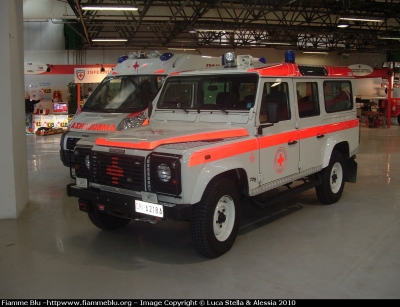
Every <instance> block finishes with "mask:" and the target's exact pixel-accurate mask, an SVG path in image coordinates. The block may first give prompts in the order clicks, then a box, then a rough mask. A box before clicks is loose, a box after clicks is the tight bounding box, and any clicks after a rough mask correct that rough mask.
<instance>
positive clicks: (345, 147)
mask: <svg viewBox="0 0 400 307" xmlns="http://www.w3.org/2000/svg"><path fill="white" fill-rule="evenodd" d="M334 150H338V151H339V152H341V153H342V155H343V157H344V159H345V160H347V159H348V158H349V157H350V145H349V142H348V141H347V140H346V139H344V137H343V136H341V135H337V136H332V137H331V138H329V139H328V141H327V144H326V146H325V149H324V156H323V160H322V167H323V168H324V167H327V166H328V164H329V161H330V159H331V155H332V152H333V151H334Z"/></svg>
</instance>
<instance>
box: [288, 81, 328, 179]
mask: <svg viewBox="0 0 400 307" xmlns="http://www.w3.org/2000/svg"><path fill="white" fill-rule="evenodd" d="M318 82H319V83H321V82H322V81H319V80H317V79H310V78H307V79H306V78H303V79H297V78H296V79H295V80H294V86H295V91H296V97H295V101H296V102H297V104H296V110H295V114H296V117H297V118H298V119H297V120H298V123H297V126H298V129H299V137H300V164H299V168H300V172H307V170H311V169H313V168H315V167H317V168H319V167H321V166H322V158H323V157H322V152H323V151H322V148H323V146H325V139H324V138H325V135H324V134H323V133H322V117H321V101H322V100H323V96H322V93H321V88H322V87H321V85H320V86H319V84H318Z"/></svg>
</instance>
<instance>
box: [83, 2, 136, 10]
mask: <svg viewBox="0 0 400 307" xmlns="http://www.w3.org/2000/svg"><path fill="white" fill-rule="evenodd" d="M82 10H90V11H137V10H138V8H137V7H134V6H131V5H123V4H115V5H114V4H111V5H107V4H82Z"/></svg>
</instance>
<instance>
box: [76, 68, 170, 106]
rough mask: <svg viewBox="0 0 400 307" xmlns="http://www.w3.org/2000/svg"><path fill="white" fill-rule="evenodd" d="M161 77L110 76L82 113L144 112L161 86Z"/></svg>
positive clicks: (100, 85) (101, 84)
mask: <svg viewBox="0 0 400 307" xmlns="http://www.w3.org/2000/svg"><path fill="white" fill-rule="evenodd" d="M163 78H164V77H163V76H154V75H151V76H141V75H132V76H112V77H108V78H106V79H104V80H103V81H102V82H101V83H100V84H99V86H98V87H97V88H96V90H95V91H94V92H93V94H91V95H90V96H89V98H88V100H87V101H86V103H85V104H84V105H83V107H82V111H101V112H121V113H133V112H140V111H143V110H145V109H146V108H147V107H148V106H149V103H151V102H152V100H153V99H154V97H155V96H156V94H157V92H158V90H159V88H160V87H161V85H162V81H163Z"/></svg>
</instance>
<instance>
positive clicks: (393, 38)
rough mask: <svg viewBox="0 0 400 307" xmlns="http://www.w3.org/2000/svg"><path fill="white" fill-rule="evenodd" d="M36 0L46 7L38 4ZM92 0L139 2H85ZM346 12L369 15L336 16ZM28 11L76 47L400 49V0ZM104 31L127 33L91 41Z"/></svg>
mask: <svg viewBox="0 0 400 307" xmlns="http://www.w3.org/2000/svg"><path fill="white" fill-rule="evenodd" d="M39 3H42V4H44V6H46V8H44V9H43V8H42V9H41V10H40V11H39V9H40V8H39V7H40V5H38V4H39ZM89 4H90V5H103V6H104V5H117V6H118V5H119V6H123V5H125V6H132V7H136V8H137V10H136V11H108V10H105V11H103V10H98V8H97V9H91V10H83V7H84V6H85V5H89ZM35 10H37V11H35ZM349 17H350V18H353V19H357V18H364V19H370V20H364V21H360V20H342V19H340V18H349ZM29 18H32V19H33V18H47V19H49V20H51V21H52V22H53V23H65V24H66V25H67V27H69V28H71V29H73V31H74V32H75V33H76V34H77V35H78V37H79V40H80V43H79V46H80V48H81V49H108V48H109V49H119V48H121V49H122V48H123V49H126V48H127V47H131V48H134V49H137V50H140V49H142V50H146V49H147V50H149V49H150V50H151V49H161V48H164V49H166V48H182V49H186V50H190V49H199V48H224V49H238V48H246V49H251V48H278V49H294V50H296V49H301V50H308V51H341V52H388V51H389V52H398V51H399V50H400V22H399V21H400V1H398V0H365V1H355V0H321V1H320V0H282V1H278V0H267V1H252V0H247V1H234V0H232V1H228V0H208V1H194V0H182V1H173V0H166V1H153V0H145V1H135V0H24V20H25V21H28V20H29ZM339 23H347V24H348V27H345V28H340V27H338V25H339ZM102 38H103V39H109V38H114V39H122V40H126V41H120V42H97V41H95V40H96V39H102Z"/></svg>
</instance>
